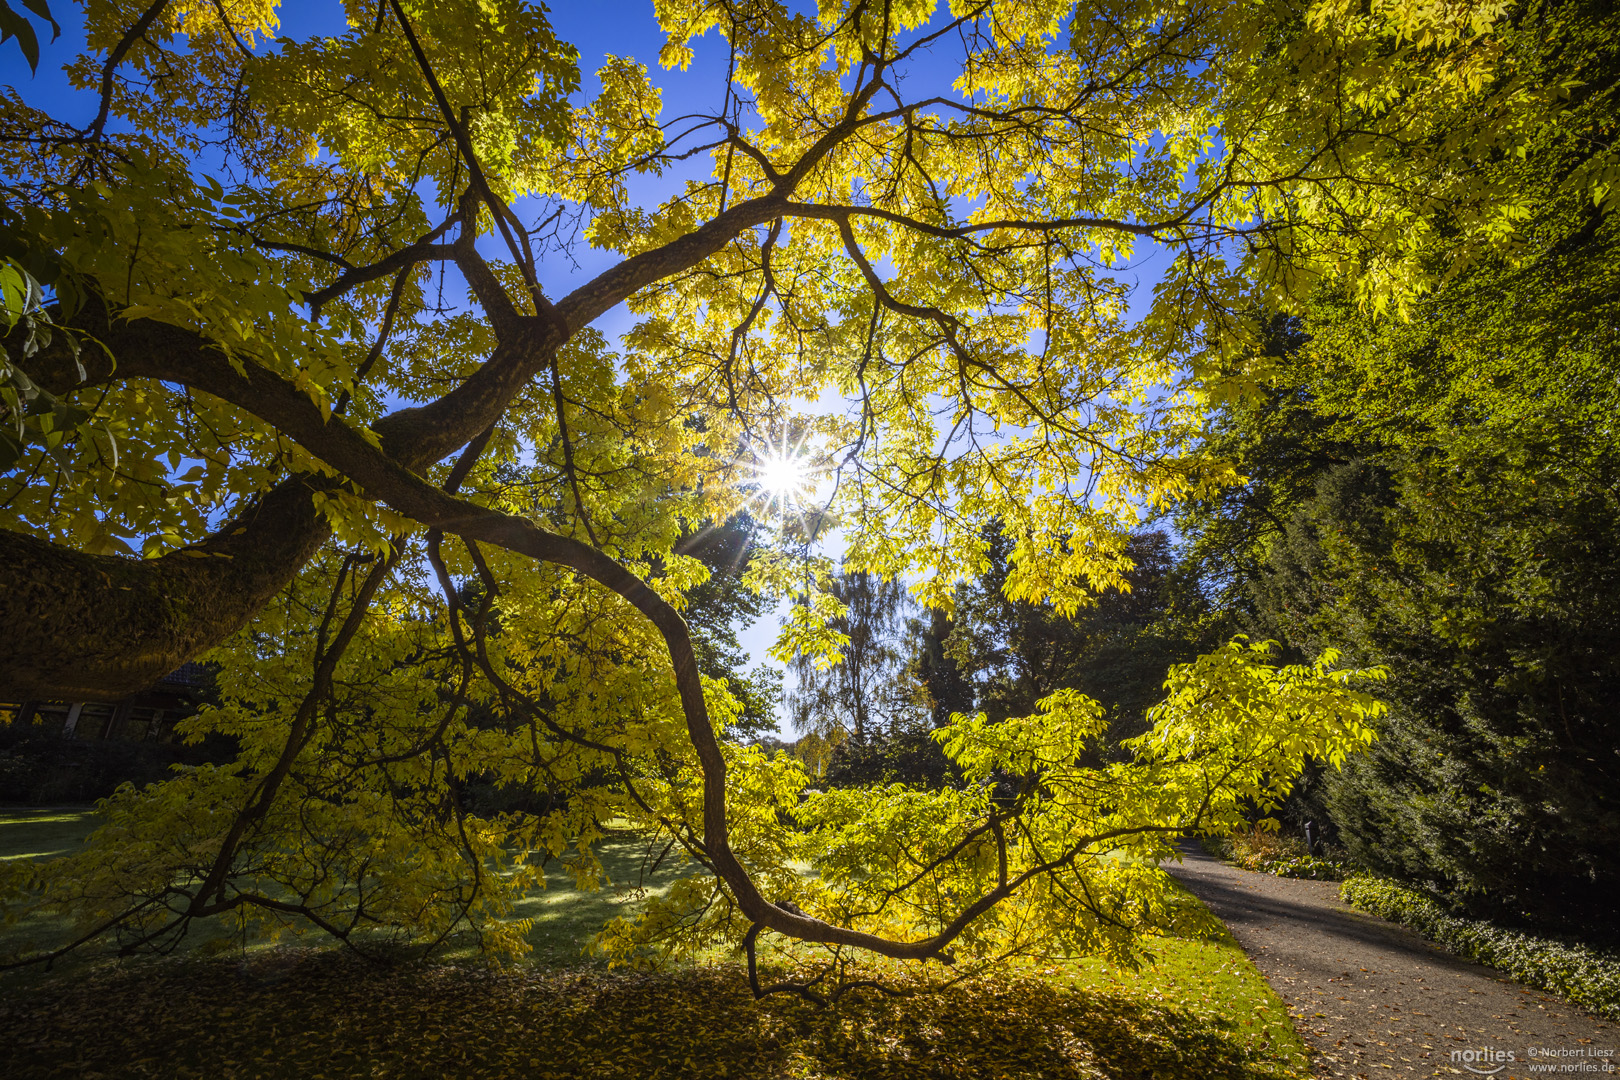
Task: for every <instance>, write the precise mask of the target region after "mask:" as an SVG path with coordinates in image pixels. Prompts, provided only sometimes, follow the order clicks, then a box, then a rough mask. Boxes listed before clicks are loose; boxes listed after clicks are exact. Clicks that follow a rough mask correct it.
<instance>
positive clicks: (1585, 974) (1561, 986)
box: [1339, 874, 1620, 1020]
mask: <svg viewBox="0 0 1620 1080" xmlns="http://www.w3.org/2000/svg"><path fill="white" fill-rule="evenodd" d="M1339 895H1340V896H1341V897H1342V898H1343V899H1344V902H1345V903H1347V904H1349V905H1350V906H1351V907H1355V908H1360V909H1361V910H1362V911H1368V912H1371V913H1372V914H1374V915H1381V916H1383V917H1384V918H1386V919H1391V920H1393V921H1395V922H1398V923H1401V924H1402V925H1404V926H1409V927H1411V928H1412V929H1413V930H1416V931H1417V932H1418V933H1420V934H1422V935H1423V936H1424V937H1427V938H1432V939H1433V940H1434V941H1436V942H1439V943H1440V944H1441V945H1444V946H1445V947H1446V948H1447V949H1450V950H1451V951H1452V952H1454V953H1456V954H1457V955H1458V956H1461V957H1464V958H1466V959H1469V960H1475V961H1478V962H1479V963H1481V964H1486V965H1489V966H1490V967H1493V968H1496V969H1497V970H1499V971H1502V972H1505V973H1507V974H1508V975H1511V976H1512V977H1513V978H1515V979H1517V980H1518V981H1519V982H1521V983H1524V984H1525V985H1526V986H1533V987H1535V988H1536V989H1538V990H1548V991H1551V992H1552V993H1554V994H1557V995H1558V996H1559V997H1562V998H1565V999H1566V1000H1568V1001H1570V1002H1573V1003H1574V1004H1576V1005H1579V1006H1581V1007H1583V1008H1586V1009H1590V1010H1591V1011H1592V1012H1595V1013H1597V1014H1598V1015H1600V1016H1606V1017H1608V1018H1610V1019H1611V1020H1613V1019H1620V952H1616V951H1612V950H1607V949H1595V948H1593V947H1591V946H1589V945H1584V944H1581V943H1579V942H1574V941H1567V940H1559V939H1556V938H1547V937H1537V936H1535V935H1533V934H1526V933H1521V932H1520V931H1517V930H1508V929H1505V928H1503V927H1500V926H1494V925H1492V924H1491V923H1488V922H1484V921H1482V920H1479V919H1461V918H1458V917H1456V916H1455V915H1451V914H1449V913H1447V911H1446V910H1445V909H1444V908H1443V907H1441V906H1440V905H1439V904H1437V903H1435V901H1434V900H1432V899H1430V898H1429V897H1427V896H1425V895H1423V894H1422V893H1420V892H1415V891H1413V890H1411V889H1408V888H1404V887H1402V886H1401V885H1398V884H1396V883H1395V882H1393V881H1390V880H1388V879H1386V878H1380V877H1374V876H1372V875H1370V874H1355V875H1352V876H1351V877H1350V878H1349V879H1348V880H1346V881H1345V883H1344V885H1343V886H1341V888H1340V890H1339Z"/></svg>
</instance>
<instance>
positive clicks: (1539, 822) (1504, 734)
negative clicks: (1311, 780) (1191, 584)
mask: <svg viewBox="0 0 1620 1080" xmlns="http://www.w3.org/2000/svg"><path fill="white" fill-rule="evenodd" d="M1561 14H1562V16H1563V18H1564V20H1565V21H1564V23H1563V25H1562V27H1561V28H1560V29H1561V32H1560V33H1558V34H1552V35H1549V34H1547V33H1546V32H1545V30H1544V29H1543V28H1537V32H1535V33H1529V32H1525V33H1521V34H1519V35H1517V36H1516V37H1515V38H1514V39H1513V41H1514V47H1517V48H1522V49H1524V50H1525V52H1526V54H1527V56H1528V57H1529V59H1528V60H1527V67H1529V68H1531V69H1533V70H1538V71H1540V72H1541V77H1542V78H1544V79H1548V80H1555V81H1556V80H1559V79H1563V80H1567V81H1569V82H1571V83H1573V84H1578V86H1579V89H1578V91H1577V94H1578V96H1579V98H1580V102H1579V107H1580V108H1582V109H1584V110H1586V115H1587V116H1588V117H1589V119H1590V121H1591V126H1590V127H1588V128H1587V129H1585V131H1584V133H1582V134H1579V135H1577V134H1575V133H1574V132H1573V131H1568V130H1566V131H1562V132H1557V131H1554V132H1543V133H1541V134H1540V136H1539V137H1538V138H1537V139H1535V140H1533V141H1531V142H1530V143H1529V145H1528V146H1527V148H1526V153H1525V155H1524V156H1523V157H1522V158H1520V157H1514V158H1511V159H1505V160H1501V161H1496V162H1492V163H1490V165H1489V168H1490V169H1492V170H1494V171H1497V172H1499V173H1501V174H1503V175H1511V176H1513V177H1514V178H1515V179H1516V180H1517V181H1518V182H1520V183H1521V184H1522V185H1523V186H1524V188H1525V190H1526V193H1527V197H1528V198H1529V199H1530V200H1531V202H1532V205H1534V207H1535V210H1534V212H1533V213H1532V214H1531V215H1530V216H1529V218H1528V220H1527V221H1526V223H1525V225H1524V227H1523V228H1522V229H1521V243H1520V246H1519V247H1518V248H1517V249H1516V250H1515V251H1513V252H1511V253H1508V254H1504V255H1503V256H1502V257H1499V258H1493V259H1490V260H1485V261H1483V262H1481V263H1480V264H1478V265H1476V266H1474V267H1472V268H1470V269H1468V270H1466V271H1463V272H1461V273H1459V274H1457V276H1456V277H1455V278H1454V279H1453V280H1452V281H1451V282H1450V283H1449V284H1448V285H1447V287H1446V288H1445V289H1444V290H1443V291H1441V292H1439V293H1438V294H1436V295H1435V296H1433V297H1429V298H1426V299H1424V300H1422V301H1419V302H1417V303H1415V304H1414V305H1413V309H1412V316H1413V317H1412V319H1411V321H1409V322H1399V321H1394V320H1388V319H1379V318H1376V317H1373V316H1371V315H1369V314H1368V313H1367V312H1364V311H1362V310H1359V309H1358V308H1357V306H1356V305H1355V304H1354V303H1352V302H1351V301H1350V300H1349V299H1348V298H1346V297H1345V296H1344V295H1343V294H1342V293H1341V292H1338V291H1337V290H1332V289H1324V290H1322V291H1320V292H1319V293H1318V294H1317V296H1316V297H1315V298H1314V300H1313V303H1312V305H1311V309H1310V311H1309V314H1308V317H1307V318H1306V319H1305V321H1304V323H1303V325H1302V327H1301V329H1302V331H1303V333H1302V334H1300V335H1299V336H1298V338H1297V339H1296V348H1295V349H1294V351H1293V352H1292V353H1289V354H1284V353H1280V354H1279V355H1280V360H1279V363H1278V370H1277V377H1276V380H1275V383H1274V385H1273V386H1272V387H1271V388H1270V389H1269V390H1268V391H1267V392H1266V393H1265V394H1263V395H1258V396H1257V397H1256V398H1254V399H1250V400H1249V401H1246V402H1241V403H1234V404H1233V405H1232V406H1230V407H1229V408H1227V409H1226V410H1225V411H1224V413H1223V414H1222V415H1221V416H1220V417H1219V418H1218V420H1217V421H1216V423H1215V425H1214V429H1213V432H1212V443H1213V444H1215V445H1217V446H1219V448H1220V449H1221V450H1223V451H1225V452H1229V453H1232V454H1233V456H1234V457H1235V458H1236V460H1237V464H1238V467H1239V469H1240V470H1241V471H1243V472H1244V473H1245V474H1247V475H1248V476H1249V480H1248V482H1247V484H1246V485H1245V487H1244V489H1242V491H1241V492H1240V493H1239V494H1233V493H1230V492H1229V493H1227V494H1226V495H1224V496H1223V497H1222V498H1221V499H1220V500H1212V501H1210V502H1208V503H1205V504H1204V505H1202V506H1199V507H1189V508H1188V510H1187V512H1186V513H1184V515H1183V518H1182V525H1183V527H1184V528H1185V529H1187V530H1188V531H1189V532H1191V533H1194V534H1196V536H1197V540H1196V545H1195V546H1197V547H1199V548H1201V549H1202V550H1203V551H1204V552H1205V553H1206V554H1208V556H1209V557H1210V558H1211V559H1212V560H1223V559H1224V560H1225V561H1226V565H1227V567H1228V572H1229V574H1230V579H1231V580H1232V582H1233V583H1234V584H1235V585H1237V586H1239V587H1240V589H1243V590H1246V591H1247V594H1248V598H1249V619H1250V628H1251V631H1252V632H1254V633H1256V634H1260V635H1264V636H1275V637H1278V638H1281V639H1283V640H1285V641H1287V642H1289V643H1290V645H1291V646H1292V647H1293V648H1294V649H1295V650H1296V651H1297V653H1298V654H1301V655H1309V654H1310V653H1311V652H1313V651H1314V650H1315V649H1318V648H1320V647H1321V646H1322V645H1323V644H1324V643H1329V642H1331V643H1333V644H1334V645H1336V646H1342V647H1344V648H1345V649H1347V650H1348V652H1349V654H1350V655H1351V657H1352V658H1353V659H1354V661H1355V662H1357V663H1364V664H1379V665H1383V666H1386V667H1387V668H1388V670H1389V674H1390V679H1389V684H1388V689H1387V692H1386V697H1387V700H1388V701H1389V703H1390V706H1391V710H1390V713H1389V716H1388V719H1387V721H1386V722H1385V725H1384V727H1383V732H1382V737H1381V739H1380V740H1379V742H1378V743H1377V744H1376V745H1375V746H1374V747H1373V748H1372V749H1371V750H1370V751H1369V752H1368V753H1367V754H1365V755H1362V756H1360V757H1358V758H1356V759H1355V760H1354V761H1353V762H1352V763H1351V764H1350V766H1349V767H1347V768H1346V769H1345V770H1344V772H1342V773H1338V774H1333V775H1329V776H1326V777H1324V778H1323V782H1322V783H1320V784H1318V785H1316V786H1315V790H1314V791H1313V793H1312V795H1311V798H1312V799H1313V800H1314V802H1315V805H1316V808H1317V809H1318V810H1319V811H1320V812H1322V813H1326V814H1330V815H1331V817H1332V820H1333V821H1334V823H1335V824H1336V825H1337V827H1338V829H1339V832H1340V834H1341V835H1342V837H1343V839H1344V841H1345V842H1346V844H1347V846H1348V847H1349V848H1350V849H1351V851H1352V852H1353V853H1354V854H1355V856H1356V857H1357V858H1358V859H1359V860H1360V861H1361V862H1363V863H1364V864H1365V865H1368V866H1370V867H1372V868H1374V869H1376V870H1378V871H1380V872H1382V873H1385V874H1389V875H1391V876H1394V877H1398V878H1400V879H1402V880H1405V881H1408V882H1411V883H1413V884H1416V885H1418V886H1420V887H1424V888H1427V889H1430V890H1432V891H1433V892H1435V893H1436V894H1438V895H1440V896H1441V897H1443V898H1444V899H1446V900H1448V901H1449V902H1450V903H1451V904H1453V905H1454V906H1456V907H1459V908H1462V909H1465V910H1468V911H1471V912H1473V913H1475V914H1479V915H1484V916H1487V917H1491V918H1496V919H1502V920H1506V921H1529V922H1532V923H1538V924H1540V925H1542V926H1550V927H1552V928H1555V929H1557V930H1562V931H1573V932H1579V933H1582V934H1587V935H1590V934H1593V933H1600V934H1601V933H1602V931H1601V930H1597V929H1594V928H1598V927H1603V926H1606V925H1609V924H1611V923H1612V921H1613V918H1614V915H1615V907H1614V904H1615V900H1614V898H1615V897H1616V896H1620V881H1617V880H1616V877H1615V870H1614V866H1613V859H1612V857H1611V854H1610V853H1611V850H1612V848H1613V837H1614V835H1615V832H1616V830H1617V829H1620V804H1617V802H1616V801H1615V799H1614V797H1613V793H1614V792H1615V791H1616V790H1617V788H1616V779H1617V776H1616V768H1615V762H1616V756H1617V754H1620V728H1617V727H1616V725H1615V723H1614V704H1615V701H1616V692H1617V689H1620V682H1617V672H1616V669H1615V665H1614V657H1615V655H1616V648H1617V644H1620V643H1617V642H1616V641H1615V636H1614V635H1615V629H1614V628H1615V626H1616V625H1617V618H1616V616H1617V614H1620V588H1617V582H1616V580H1615V576H1614V565H1615V552H1616V545H1617V543H1620V536H1617V535H1616V532H1615V524H1614V523H1615V520H1616V518H1615V512H1614V511H1615V508H1616V507H1615V502H1614V490H1615V488H1614V484H1615V481H1616V476H1617V473H1616V469H1617V466H1620V456H1617V453H1620V443H1617V442H1616V439H1615V436H1614V430H1613V424H1612V421H1611V417H1612V415H1613V413H1614V410H1615V409H1616V408H1617V407H1620V400H1617V396H1616V386H1615V379H1614V373H1615V371H1616V368H1617V366H1620V352H1617V349H1616V345H1617V342H1616V337H1615V331H1614V326H1615V316H1616V311H1617V304H1620V288H1617V284H1620V282H1617V278H1616V275H1615V270H1614V265H1615V259H1616V256H1617V250H1616V243H1617V240H1620V232H1617V231H1616V222H1615V217H1614V214H1613V212H1612V210H1606V209H1605V208H1604V207H1602V206H1594V205H1593V204H1592V202H1591V201H1590V200H1589V199H1587V198H1586V197H1584V196H1583V195H1581V194H1579V193H1576V192H1571V191H1569V190H1568V189H1567V187H1566V185H1565V179H1566V178H1567V177H1568V176H1570V175H1573V174H1577V173H1578V172H1579V171H1580V170H1581V169H1582V168H1584V167H1585V164H1586V162H1587V161H1588V159H1589V155H1590V153H1591V148H1592V136H1593V133H1594V132H1605V131H1606V132H1611V133H1612V132H1613V131H1614V127H1615V121H1614V111H1613V105H1612V101H1613V98H1612V94H1613V92H1614V91H1613V87H1614V85H1615V80H1614V77H1615V74H1616V72H1617V71H1620V49H1617V48H1616V46H1615V44H1614V41H1613V38H1612V34H1611V33H1609V32H1608V28H1607V22H1606V21H1605V18H1606V13H1600V12H1598V11H1597V10H1596V9H1587V8H1582V7H1579V6H1574V7H1571V8H1567V9H1562V12H1561ZM1532 25H1533V24H1532ZM1549 38H1551V40H1553V41H1560V47H1559V48H1557V49H1552V48H1549ZM1602 137H1603V138H1607V137H1608V136H1602ZM1223 553H1231V554H1223ZM1234 591H1239V590H1234ZM1318 820H1319V821H1320V820H1322V817H1321V816H1320V815H1318ZM1549 880H1557V881H1559V882H1560V886H1559V887H1558V888H1557V889H1548V888H1545V887H1544V885H1543V884H1542V883H1544V882H1546V881H1549Z"/></svg>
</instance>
